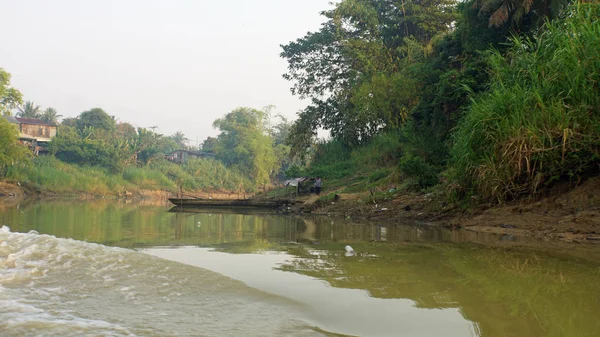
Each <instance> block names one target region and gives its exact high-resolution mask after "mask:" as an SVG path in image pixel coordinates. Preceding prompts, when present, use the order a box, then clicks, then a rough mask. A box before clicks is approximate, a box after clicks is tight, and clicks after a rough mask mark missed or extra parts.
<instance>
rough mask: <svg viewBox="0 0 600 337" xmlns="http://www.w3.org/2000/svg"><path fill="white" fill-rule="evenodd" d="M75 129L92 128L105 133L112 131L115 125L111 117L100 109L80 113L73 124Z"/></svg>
mask: <svg viewBox="0 0 600 337" xmlns="http://www.w3.org/2000/svg"><path fill="white" fill-rule="evenodd" d="M75 124H76V126H77V129H79V130H83V129H85V128H94V129H100V130H105V131H109V132H110V131H114V130H115V127H116V125H117V123H116V121H115V120H114V118H113V117H111V116H110V115H109V114H107V113H106V112H105V111H104V110H102V109H100V108H94V109H91V110H88V111H84V112H82V113H81V114H80V115H79V117H77V120H76V122H75Z"/></svg>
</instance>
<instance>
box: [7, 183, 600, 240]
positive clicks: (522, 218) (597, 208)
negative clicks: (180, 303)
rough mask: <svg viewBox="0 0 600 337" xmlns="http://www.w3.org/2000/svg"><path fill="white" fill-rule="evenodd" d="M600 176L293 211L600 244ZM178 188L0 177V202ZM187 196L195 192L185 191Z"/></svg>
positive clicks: (348, 200)
mask: <svg viewBox="0 0 600 337" xmlns="http://www.w3.org/2000/svg"><path fill="white" fill-rule="evenodd" d="M598 190H600V178H593V179H589V180H588V181H586V182H584V183H583V184H581V185H579V186H577V187H575V188H573V189H570V190H568V191H560V192H558V193H556V194H555V195H552V196H547V197H544V198H541V199H539V200H536V201H530V200H519V201H513V202H510V203H505V204H502V205H490V204H480V205H478V206H474V207H471V208H468V209H461V208H459V207H457V206H452V205H446V203H445V202H444V201H441V200H442V199H441V198H440V197H439V196H437V197H436V196H435V195H432V194H431V193H430V194H422V193H413V194H411V193H407V194H403V195H400V196H398V197H397V198H395V199H392V200H388V201H381V202H378V203H377V204H371V203H365V202H362V201H361V200H360V198H359V196H358V195H351V194H340V195H339V199H337V200H336V201H331V202H321V201H319V200H318V199H319V198H318V197H316V196H313V195H311V196H308V197H303V198H301V199H299V200H298V201H299V203H298V204H297V205H296V206H294V207H293V210H294V211H295V212H302V211H305V212H307V213H311V214H314V215H331V216H340V217H345V218H351V219H356V220H366V221H385V222H389V223H395V224H399V223H403V222H412V223H421V224H428V225H433V226H440V227H444V228H450V229H461V230H465V231H470V232H478V233H493V234H504V235H513V236H518V237H532V238H543V239H546V238H547V239H552V240H556V241H561V242H568V243H588V244H600V195H598V193H596V191H598ZM192 194H193V196H194V197H204V198H209V197H214V198H222V199H230V198H237V197H239V195H238V194H237V193H232V192H228V191H201V192H200V191H199V192H192ZM174 195H175V193H172V192H169V191H161V190H139V191H136V192H133V193H132V192H127V191H125V192H124V193H119V194H117V195H95V194H93V193H73V194H69V195H60V194H57V193H50V192H41V193H36V192H33V193H32V192H31V191H28V190H27V189H25V188H23V187H21V186H18V185H15V184H11V183H6V182H0V207H11V206H14V205H16V204H19V203H21V202H23V201H25V200H28V199H31V200H49V199H69V198H71V199H77V200H98V199H109V200H110V199H113V200H126V201H127V200H129V201H144V200H147V201H158V202H168V200H167V198H169V197H171V196H174ZM186 196H192V195H187V194H186Z"/></svg>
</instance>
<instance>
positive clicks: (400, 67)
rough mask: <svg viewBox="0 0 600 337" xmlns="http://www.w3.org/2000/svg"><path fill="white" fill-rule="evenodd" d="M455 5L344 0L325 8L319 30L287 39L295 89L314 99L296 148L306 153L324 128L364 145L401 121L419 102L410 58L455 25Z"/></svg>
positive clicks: (295, 135) (295, 137)
mask: <svg viewBox="0 0 600 337" xmlns="http://www.w3.org/2000/svg"><path fill="white" fill-rule="evenodd" d="M454 4H455V1H453V0H444V1H439V0H438V1H433V0H427V1H383V2H382V1H376V0H344V1H340V2H339V3H337V4H335V8H334V9H332V10H330V11H325V12H323V13H322V15H324V16H325V17H326V18H327V21H326V22H325V23H324V24H323V25H322V27H321V29H320V30H319V31H317V32H311V33H308V34H307V35H306V36H304V37H302V38H300V39H298V40H296V41H295V42H291V43H289V44H288V45H285V46H282V48H283V52H282V53H281V57H283V58H285V59H286V60H287V61H288V72H287V73H286V74H284V78H286V79H287V80H289V81H292V82H293V86H292V93H293V94H297V95H299V96H301V97H302V98H311V100H312V102H311V105H310V106H308V107H307V108H306V109H305V110H303V111H302V112H300V114H299V118H298V120H297V121H296V122H295V123H294V125H293V127H292V129H291V132H290V137H289V144H290V145H291V153H292V155H294V156H298V157H300V158H303V157H304V156H305V155H306V153H305V151H306V149H307V148H309V147H310V145H311V143H312V139H313V138H314V137H315V135H316V130H317V129H319V128H324V129H327V130H329V131H330V133H331V135H332V136H333V137H334V138H335V139H337V140H340V141H342V142H344V143H345V144H346V145H349V146H352V147H359V146H362V145H364V144H367V143H368V142H369V141H370V140H371V139H372V138H373V137H375V136H376V135H378V134H379V133H381V132H385V131H389V130H390V129H394V128H397V127H398V126H400V125H401V124H402V123H403V122H404V121H405V120H406V117H407V116H408V112H409V111H410V110H411V109H413V108H414V106H415V105H416V103H417V102H418V92H419V88H420V83H419V81H418V77H416V76H414V74H413V73H412V70H413V69H411V67H410V65H411V64H412V63H414V62H418V61H419V60H421V59H422V58H423V57H424V55H425V54H426V53H427V51H428V49H429V44H430V43H431V41H432V40H433V39H434V38H435V36H436V35H438V34H442V33H444V32H447V31H449V29H450V27H451V25H452V23H453V22H454V21H455V20H456V12H455V7H454V6H453V5H454ZM324 97H326V98H324Z"/></svg>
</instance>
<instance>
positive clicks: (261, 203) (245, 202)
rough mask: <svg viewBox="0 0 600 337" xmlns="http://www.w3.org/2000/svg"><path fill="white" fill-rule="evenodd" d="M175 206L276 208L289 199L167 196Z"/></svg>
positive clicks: (287, 203)
mask: <svg viewBox="0 0 600 337" xmlns="http://www.w3.org/2000/svg"><path fill="white" fill-rule="evenodd" d="M169 201H170V202H171V203H173V204H175V205H177V206H184V207H257V208H278V207H282V206H286V205H289V204H291V202H290V201H289V200H284V199H274V200H254V199H194V198H183V199H181V198H169Z"/></svg>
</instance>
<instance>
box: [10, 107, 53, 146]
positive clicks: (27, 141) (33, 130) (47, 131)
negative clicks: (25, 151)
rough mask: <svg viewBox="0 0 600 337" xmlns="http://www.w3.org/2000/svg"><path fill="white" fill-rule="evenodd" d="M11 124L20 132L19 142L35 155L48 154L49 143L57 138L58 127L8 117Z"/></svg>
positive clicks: (33, 119) (41, 122)
mask: <svg viewBox="0 0 600 337" xmlns="http://www.w3.org/2000/svg"><path fill="white" fill-rule="evenodd" d="M5 118H6V119H7V120H8V121H9V122H10V123H12V124H14V125H16V127H17V129H18V130H19V142H21V143H22V144H24V145H27V146H28V147H29V148H30V149H31V151H33V153H34V154H36V155H38V154H41V153H46V152H48V150H47V145H48V142H50V141H51V140H52V138H54V137H55V136H56V132H57V130H58V125H56V124H49V123H46V122H44V121H42V120H39V119H35V118H19V117H12V116H6V117H5Z"/></svg>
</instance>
